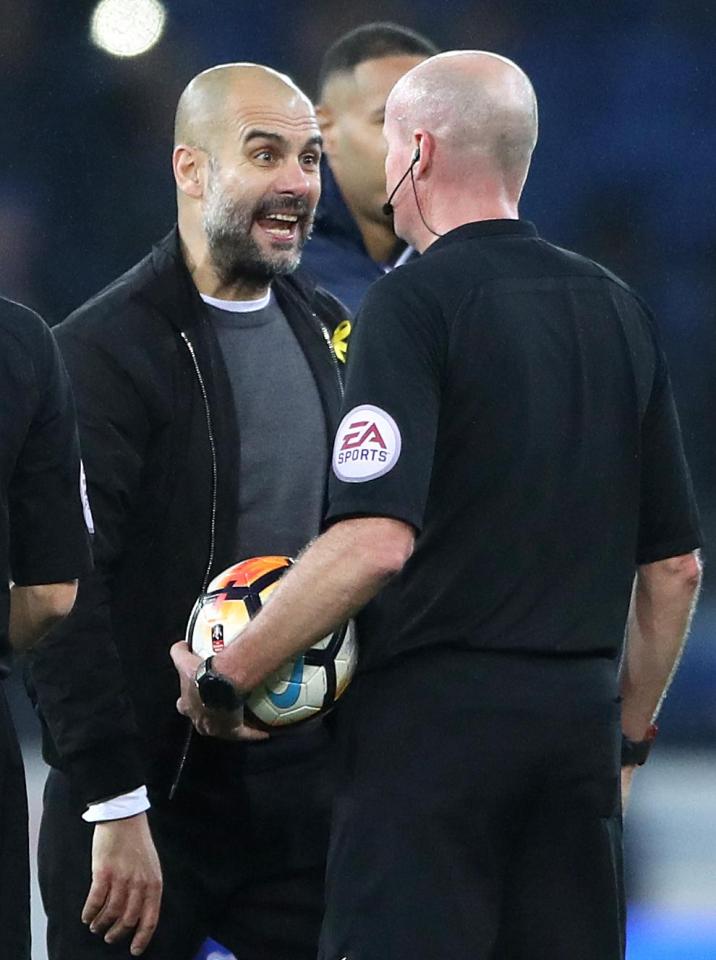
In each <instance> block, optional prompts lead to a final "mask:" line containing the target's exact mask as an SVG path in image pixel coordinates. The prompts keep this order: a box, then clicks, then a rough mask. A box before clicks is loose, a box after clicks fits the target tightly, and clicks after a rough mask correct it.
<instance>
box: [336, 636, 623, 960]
mask: <svg viewBox="0 0 716 960" xmlns="http://www.w3.org/2000/svg"><path fill="white" fill-rule="evenodd" d="M615 673H616V668H615V664H614V663H613V662H611V661H609V660H606V659H597V658H594V659H580V658H567V659H557V658H547V657H538V656H534V657H532V656H521V655H508V654H492V653H479V652H465V651H449V650H448V651H439V652H427V651H425V652H422V653H417V654H413V655H411V656H409V657H405V658H403V660H402V661H400V662H395V663H394V664H392V665H391V666H390V667H389V668H386V669H383V670H379V671H375V672H374V673H368V674H366V675H364V676H360V677H359V678H358V679H357V680H355V681H354V684H353V686H352V688H351V690H350V691H349V692H348V694H347V695H346V702H345V704H344V708H343V710H342V712H341V714H340V716H339V740H340V741H341V753H342V761H341V763H340V766H339V787H338V793H337V800H336V804H335V810H334V822H333V832H332V838H331V847H330V853H329V862H328V873H327V884H326V901H327V902H326V914H325V919H324V926H323V930H322V935H321V948H320V952H319V957H320V960H342V958H344V957H347V958H348V960H453V958H458V957H459V958H460V960H621V958H622V957H623V955H624V899H623V887H622V879H621V878H622V867H621V818H620V796H619V758H618V749H619V729H620V723H619V716H620V705H619V701H618V698H617V695H616V677H615Z"/></svg>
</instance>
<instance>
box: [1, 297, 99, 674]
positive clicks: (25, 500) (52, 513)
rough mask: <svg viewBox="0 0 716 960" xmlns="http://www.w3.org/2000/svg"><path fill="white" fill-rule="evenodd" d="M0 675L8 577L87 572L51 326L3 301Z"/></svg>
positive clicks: (65, 385) (62, 378) (68, 419)
mask: <svg viewBox="0 0 716 960" xmlns="http://www.w3.org/2000/svg"><path fill="white" fill-rule="evenodd" d="M0 394H1V395H2V397H1V399H0V677H3V676H5V675H6V674H7V672H8V670H9V659H10V657H9V654H10V647H9V643H8V635H7V630H8V614H9V590H8V578H9V577H10V578H12V579H13V580H14V581H15V582H16V583H17V584H18V585H19V586H29V585H31V584H45V583H63V582H66V581H68V580H74V579H77V578H78V577H80V576H82V575H83V574H85V573H86V572H87V571H88V570H89V569H90V567H91V561H90V555H89V544H88V537H87V529H86V526H85V522H84V518H83V511H82V504H81V499H80V458H79V445H78V441H77V427H76V424H75V414H74V405H73V402H72V393H71V390H70V385H69V381H68V378H67V373H66V372H65V368H64V365H63V363H62V360H61V359H60V355H59V352H58V349H57V346H56V344H55V340H54V338H53V336H52V334H51V333H50V330H49V328H48V327H47V326H46V325H45V324H44V323H43V321H42V320H41V319H40V318H39V317H38V316H37V314H36V313H33V312H32V311H31V310H28V309H26V308H25V307H21V306H20V305H19V304H17V303H11V302H10V301H8V300H4V299H2V298H0Z"/></svg>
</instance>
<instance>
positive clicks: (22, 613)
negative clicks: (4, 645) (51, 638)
mask: <svg viewBox="0 0 716 960" xmlns="http://www.w3.org/2000/svg"><path fill="white" fill-rule="evenodd" d="M76 596H77V581H76V580H69V581H67V582H65V583H41V584H36V585H35V586H29V587H18V586H16V585H15V584H12V586H11V587H10V621H9V638H10V643H11V645H12V646H13V647H14V649H15V650H17V651H18V652H19V653H21V652H24V651H26V650H29V649H30V647H33V646H34V645H35V644H36V643H37V642H38V640H41V639H42V637H44V636H45V634H46V633H47V632H48V631H49V630H51V629H52V627H54V626H55V624H57V623H59V622H60V620H64V618H65V617H66V616H68V614H69V613H70V611H71V610H72V607H73V606H74V602H75V597H76Z"/></svg>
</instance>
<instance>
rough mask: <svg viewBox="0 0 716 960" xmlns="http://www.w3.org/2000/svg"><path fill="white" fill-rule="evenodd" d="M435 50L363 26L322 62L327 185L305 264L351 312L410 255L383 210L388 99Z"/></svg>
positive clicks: (397, 29)
mask: <svg viewBox="0 0 716 960" xmlns="http://www.w3.org/2000/svg"><path fill="white" fill-rule="evenodd" d="M437 52H438V48H437V47H436V46H435V44H434V43H432V41H430V40H428V38H427V37H424V36H422V35H421V34H419V33H416V32H415V31H414V30H410V29H408V28H407V27H401V26H398V25H397V24H394V23H366V24H364V25H363V26H361V27H356V28H355V29H354V30H350V31H349V32H348V33H346V34H344V35H343V36H342V37H339V39H338V40H336V42H335V43H334V44H332V46H331V47H330V48H329V49H328V50H327V51H326V54H325V56H324V58H323V62H322V64H321V69H320V72H319V76H318V106H317V107H316V113H317V116H318V121H319V123H320V125H321V133H322V134H323V140H324V149H325V155H324V158H323V160H322V163H321V179H322V183H323V189H322V192H321V200H320V202H319V204H318V209H317V211H316V225H315V229H314V232H313V236H312V238H311V242H310V243H309V244H308V245H307V247H306V251H305V254H304V258H303V265H304V266H305V267H306V268H307V269H308V270H310V271H311V272H312V273H313V274H314V275H315V276H316V277H317V279H318V282H319V283H320V284H321V285H322V286H324V287H325V288H326V289H327V290H330V291H331V293H333V294H334V295H335V296H336V297H338V299H339V300H341V302H342V303H344V304H345V305H346V306H347V307H348V309H349V310H350V311H351V312H352V313H353V314H355V312H356V311H357V310H358V307H359V306H360V302H361V300H362V299H363V295H364V293H365V291H366V290H367V289H368V287H369V285H370V284H371V283H373V281H374V280H377V279H378V278H379V277H382V276H383V274H384V273H385V272H386V271H387V270H390V269H391V268H392V267H394V266H396V265H397V264H398V263H400V262H402V261H403V260H404V259H406V258H407V257H408V256H409V255H410V253H411V250H410V248H409V247H408V246H406V244H405V243H404V242H403V241H402V240H399V239H398V238H397V237H396V236H395V233H394V232H393V221H392V218H391V217H389V216H386V214H385V213H384V211H383V204H384V203H385V201H386V199H387V197H386V193H385V170H384V166H385V140H384V138H383V117H384V113H385V101H386V99H387V98H388V94H389V93H390V91H391V89H392V87H393V85H394V84H395V82H396V80H399V79H400V77H402V76H403V74H404V73H406V72H407V71H408V70H410V68H411V67H414V66H415V65H416V64H418V63H421V62H422V61H423V60H425V59H426V57H430V56H432V55H433V54H435V53H437Z"/></svg>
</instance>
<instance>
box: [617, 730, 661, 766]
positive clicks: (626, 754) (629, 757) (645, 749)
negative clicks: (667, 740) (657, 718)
mask: <svg viewBox="0 0 716 960" xmlns="http://www.w3.org/2000/svg"><path fill="white" fill-rule="evenodd" d="M657 732H658V727H657V726H656V724H655V723H651V724H649V729H648V730H647V731H646V736H645V737H644V739H643V740H630V739H629V737H625V736H624V734H622V766H623V767H641V766H643V765H644V764H645V763H646V758H647V757H648V756H649V751H650V750H651V745H652V744H653V742H654V740H656V734H657Z"/></svg>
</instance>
